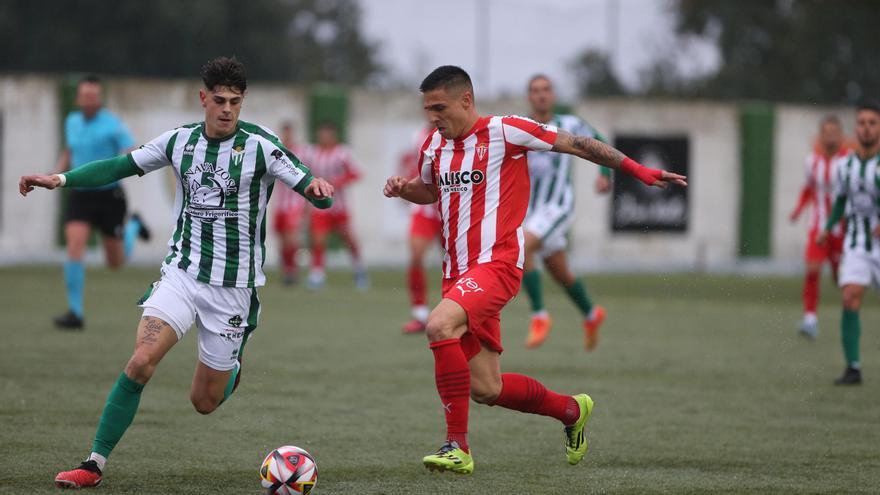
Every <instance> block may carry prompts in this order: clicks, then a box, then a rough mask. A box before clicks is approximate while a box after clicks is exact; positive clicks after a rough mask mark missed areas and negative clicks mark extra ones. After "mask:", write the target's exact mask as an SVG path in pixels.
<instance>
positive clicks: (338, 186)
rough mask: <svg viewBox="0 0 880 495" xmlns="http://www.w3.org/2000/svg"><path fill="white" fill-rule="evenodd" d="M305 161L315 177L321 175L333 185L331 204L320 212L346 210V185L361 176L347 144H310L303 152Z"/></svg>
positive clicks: (342, 211) (340, 211) (341, 211)
mask: <svg viewBox="0 0 880 495" xmlns="http://www.w3.org/2000/svg"><path fill="white" fill-rule="evenodd" d="M305 155H306V156H305V158H303V163H306V164H307V166H308V167H309V169H310V170H311V171H312V175H314V176H315V177H321V178H322V179H325V180H327V181H328V182H330V184H332V185H333V188H334V191H333V206H331V207H330V208H329V209H327V210H322V213H344V212H347V211H348V202H347V201H346V198H345V190H346V189H347V186H348V185H349V184H350V183H352V182H354V181H356V180H357V179H358V178H360V176H361V172H360V170H359V168H358V167H357V165H355V163H354V160H353V159H352V157H351V151H350V150H349V149H348V147H347V146H345V145H342V144H337V145H335V146H332V147H329V148H323V147H320V146H310V147H309V149H308V151H307V152H306V153H305Z"/></svg>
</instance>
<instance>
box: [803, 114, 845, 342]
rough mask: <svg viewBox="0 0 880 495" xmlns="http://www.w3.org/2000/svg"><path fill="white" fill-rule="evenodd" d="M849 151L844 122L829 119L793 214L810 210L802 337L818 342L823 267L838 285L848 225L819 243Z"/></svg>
mask: <svg viewBox="0 0 880 495" xmlns="http://www.w3.org/2000/svg"><path fill="white" fill-rule="evenodd" d="M847 153H848V149H847V147H846V145H845V144H844V136H843V126H841V124H840V119H838V118H837V117H835V116H833V115H829V116H827V117H825V118H823V119H822V121H821V122H820V123H819V139H818V140H817V142H816V143H815V147H814V149H813V151H811V152H810V154H808V155H807V159H806V163H805V167H806V169H805V170H806V182H805V183H804V187H803V188H802V189H801V194H800V197H799V199H798V203H797V206H795V208H794V210H793V211H792V212H791V215H790V218H791V221H792V222H794V221H796V220H797V219H798V217H800V215H801V212H803V210H804V208H805V207H807V205H811V206H812V207H811V208H810V223H809V230H808V231H807V247H806V250H805V259H806V270H807V273H806V276H805V277H804V291H803V300H804V319H803V321H802V322H801V326H800V330H799V332H800V334H801V335H803V336H805V337H807V338H809V339H815V338H816V336H817V335H818V334H819V320H818V318H817V316H816V314H817V310H818V302H819V277H820V275H821V274H822V266H823V265H824V264H825V262H826V261H827V262H828V264H830V265H831V276H832V278H833V279H834V281H835V283H836V282H837V267H838V265H839V264H840V255H841V250H842V249H843V229H844V224H845V222H839V223H837V224H835V225H834V227H833V228H832V229H831V231H830V233H829V235H828V239H827V241H826V242H825V243H824V244H823V245H821V246H820V245H819V244H817V243H816V238H817V237H818V235H819V233H820V232H821V231H822V229H823V228H825V223H826V222H827V221H828V216H829V214H830V213H831V206H832V203H833V202H834V198H833V194H834V180H835V174H834V165H835V162H836V161H837V160H838V159H839V158H841V157H843V156H846V154H847Z"/></svg>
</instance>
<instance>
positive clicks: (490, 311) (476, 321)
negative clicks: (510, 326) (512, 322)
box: [443, 261, 523, 359]
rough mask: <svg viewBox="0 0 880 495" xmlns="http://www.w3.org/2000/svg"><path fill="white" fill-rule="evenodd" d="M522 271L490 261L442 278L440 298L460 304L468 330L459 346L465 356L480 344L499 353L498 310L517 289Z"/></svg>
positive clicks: (477, 348)
mask: <svg viewBox="0 0 880 495" xmlns="http://www.w3.org/2000/svg"><path fill="white" fill-rule="evenodd" d="M522 276H523V272H522V270H520V269H519V268H517V267H516V266H514V265H509V264H507V263H502V262H500V261H493V262H490V263H484V264H482V265H477V266H475V267H473V268H471V269H470V270H468V271H467V272H465V273H464V274H463V275H461V276H459V277H458V278H444V279H443V299H450V300H452V301H455V302H456V303H458V305H459V306H461V307H462V308H464V311H465V313H467V317H468V331H467V332H466V333H465V334H464V335H463V336H462V337H461V348H462V349H463V350H464V353H465V355H466V356H467V358H468V359H470V358H472V357H474V356H476V355H477V353H479V352H480V345H481V344H482V345H483V346H486V347H488V348H489V349H491V350H493V351H495V352H498V353H501V352H503V351H504V348H503V347H501V310H502V309H504V306H506V305H507V303H509V302H510V301H511V300H512V299H513V298H514V297H516V295H517V293H518V292H519V286H520V282H522Z"/></svg>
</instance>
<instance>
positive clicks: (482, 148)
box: [477, 143, 489, 161]
mask: <svg viewBox="0 0 880 495" xmlns="http://www.w3.org/2000/svg"><path fill="white" fill-rule="evenodd" d="M487 151H489V146H488V145H487V144H486V143H480V144H478V145H477V159H479V160H480V161H483V157H485V156H486V152H487Z"/></svg>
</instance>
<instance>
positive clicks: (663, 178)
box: [552, 130, 687, 188]
mask: <svg viewBox="0 0 880 495" xmlns="http://www.w3.org/2000/svg"><path fill="white" fill-rule="evenodd" d="M552 151H555V152H557V153H568V154H569V155H575V156H578V157H580V158H583V159H584V160H587V161H591V162H593V163H597V164H599V165H602V166H605V167H608V168H611V169H614V170H620V171H621V172H624V173H626V174H629V175H632V176H634V177H635V178H637V179H639V180H640V181H642V182H644V183H645V184H647V185H649V186H657V187H661V188H662V187H666V186H668V185H669V184H677V185H679V186H684V187H686V186H687V177H685V176H683V175H679V174H675V173H672V172H667V171H665V170H658V169H653V168H649V167H645V166H643V165H641V164H639V163H638V162H636V161H635V160H633V159H632V158H629V157H627V156H626V155H624V154H623V153H621V152H620V150H617V149H616V148H613V147H611V146H608V145H607V144H605V143H603V142H602V141H599V140H598V139H594V138H590V137H586V136H575V135H573V134H571V133H568V132H565V131H563V130H560V131H559V133H558V135H557V137H556V143H555V144H554V145H553V148H552Z"/></svg>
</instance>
